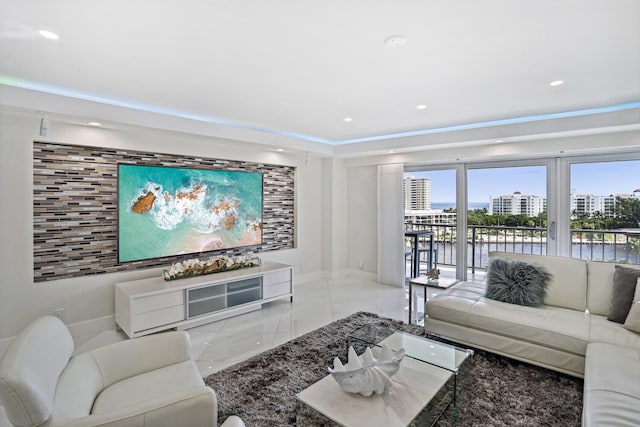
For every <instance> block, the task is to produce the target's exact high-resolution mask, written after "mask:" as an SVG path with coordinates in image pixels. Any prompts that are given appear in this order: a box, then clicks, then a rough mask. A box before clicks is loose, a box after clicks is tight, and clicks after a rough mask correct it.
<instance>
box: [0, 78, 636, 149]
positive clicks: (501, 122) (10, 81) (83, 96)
mask: <svg viewBox="0 0 640 427" xmlns="http://www.w3.org/2000/svg"><path fill="white" fill-rule="evenodd" d="M0 85H6V86H12V87H17V88H21V89H28V90H33V91H37V92H44V93H49V94H52V95H61V96H66V97H69V98H75V99H80V100H84V101H91V102H97V103H101V104H107V105H113V106H116V107H124V108H130V109H133V110H139V111H146V112H149V113H157V114H163V115H167V116H172V117H178V118H183V119H189V120H196V121H199V122H205V123H213V124H219V125H223V126H231V127H236V128H241V129H247V130H252V131H256V132H262V133H269V134H273V135H281V136H286V137H290V138H295V139H302V140H305V141H311V142H319V143H322V144H329V145H345V144H354V143H357V142H373V141H381V140H386V139H395V138H406V137H411V136H421V135H431V134H435V133H447V132H457V131H463V130H470V129H481V128H486V127H493V126H506V125H513V124H520V123H530V122H537V121H543V120H553V119H562V118H568V117H581V116H588V115H593V114H604V113H612V112H616V111H624V110H632V109H635V108H640V101H632V102H626V103H622V104H616V105H610V106H604V107H595V108H586V109H580V110H572V111H564V112H559V113H546V114H537V115H532V116H522V117H512V118H507V119H498V120H489V121H485V122H475V123H466V124H461V125H452V126H444V127H437V128H431V129H421V130H416V131H408V132H399V133H391V134H383V135H374V136H368V137H362V138H352V139H343V140H329V139H326V138H320V137H316V136H311V135H306V134H300V133H296V132H288V131H282V130H277V129H270V128H265V127H260V126H256V125H251V124H247V123H241V122H236V121H232V120H226V119H221V118H218V117H210V116H205V115H200V114H195V113H189V112H184V111H178V110H171V109H167V108H162V107H158V106H155V105H147V104H139V103H134V102H130V101H122V100H117V99H113V98H107V97H103V96H98V95H91V94H87V93H83V92H77V91H73V90H70V89H65V88H61V87H57V86H51V85H46V84H42V83H37V82H29V81H26V80H20V79H16V78H12V77H8V76H3V75H0Z"/></svg>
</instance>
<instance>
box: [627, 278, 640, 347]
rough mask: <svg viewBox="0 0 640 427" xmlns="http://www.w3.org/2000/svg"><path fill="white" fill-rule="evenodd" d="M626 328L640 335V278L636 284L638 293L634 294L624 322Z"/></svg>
mask: <svg viewBox="0 0 640 427" xmlns="http://www.w3.org/2000/svg"><path fill="white" fill-rule="evenodd" d="M624 327H625V328H627V329H629V330H630V331H633V332H637V333H639V334H640V277H639V278H638V281H637V282H636V292H635V293H634V294H633V302H632V303H631V309H630V310H629V314H628V315H627V318H626V320H625V321H624Z"/></svg>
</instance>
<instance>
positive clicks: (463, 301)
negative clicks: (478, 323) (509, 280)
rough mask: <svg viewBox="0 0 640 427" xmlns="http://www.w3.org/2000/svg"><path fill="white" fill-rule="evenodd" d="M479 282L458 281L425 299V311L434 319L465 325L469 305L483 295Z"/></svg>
mask: <svg viewBox="0 0 640 427" xmlns="http://www.w3.org/2000/svg"><path fill="white" fill-rule="evenodd" d="M484 292H485V287H484V285H483V284H480V283H473V282H460V283H456V284H455V285H453V286H451V287H449V289H447V290H445V291H443V292H441V293H439V294H438V295H436V296H434V297H433V298H431V299H430V300H429V301H427V303H426V305H425V313H426V314H427V316H429V317H433V318H434V319H438V320H444V321H448V322H451V323H456V324H458V325H463V326H467V324H468V323H469V311H470V310H471V307H473V305H474V304H475V303H476V302H477V301H478V300H479V299H480V298H482V296H483V295H484Z"/></svg>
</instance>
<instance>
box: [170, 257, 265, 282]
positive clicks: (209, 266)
mask: <svg viewBox="0 0 640 427" xmlns="http://www.w3.org/2000/svg"><path fill="white" fill-rule="evenodd" d="M259 265H260V258H258V256H257V255H239V256H232V257H228V256H226V255H218V256H214V257H211V258H209V259H207V260H204V261H200V260H199V259H197V258H194V259H188V260H185V261H182V262H176V263H174V264H172V265H171V268H170V269H169V270H165V271H164V280H176V279H184V278H186V277H195V276H202V275H205V274H212V273H220V272H223V271H231V270H239V269H241V268H249V267H257V266H259Z"/></svg>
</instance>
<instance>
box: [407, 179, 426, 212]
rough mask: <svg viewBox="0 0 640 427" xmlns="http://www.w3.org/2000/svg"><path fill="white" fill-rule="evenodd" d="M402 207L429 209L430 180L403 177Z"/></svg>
mask: <svg viewBox="0 0 640 427" xmlns="http://www.w3.org/2000/svg"><path fill="white" fill-rule="evenodd" d="M403 191H404V209H405V210H423V211H427V210H431V180H430V179H429V178H416V177H413V176H408V177H406V178H405V179H404V188H403Z"/></svg>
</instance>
